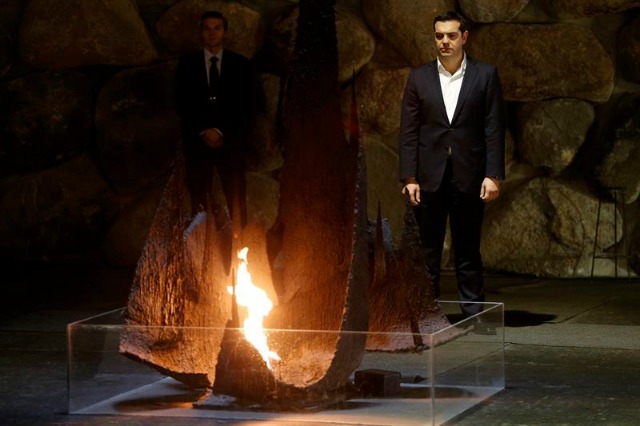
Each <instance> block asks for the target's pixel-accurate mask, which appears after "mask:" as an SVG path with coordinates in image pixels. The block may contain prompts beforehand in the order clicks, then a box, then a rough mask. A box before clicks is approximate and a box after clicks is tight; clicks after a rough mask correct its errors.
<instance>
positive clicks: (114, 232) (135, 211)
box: [101, 186, 163, 266]
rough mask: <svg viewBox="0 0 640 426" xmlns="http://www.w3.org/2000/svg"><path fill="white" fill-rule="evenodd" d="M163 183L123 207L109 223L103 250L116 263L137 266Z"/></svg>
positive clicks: (110, 260)
mask: <svg viewBox="0 0 640 426" xmlns="http://www.w3.org/2000/svg"><path fill="white" fill-rule="evenodd" d="M162 188H163V187H162V186H159V187H157V188H154V189H153V190H151V191H149V192H147V193H145V194H144V195H143V196H142V197H140V198H139V199H136V200H135V201H134V202H133V203H131V204H130V205H129V206H127V207H126V208H124V209H123V211H122V212H121V213H120V214H119V215H118V217H117V219H116V220H115V221H114V223H113V224H112V225H111V226H110V227H109V230H108V231H107V233H106V235H105V237H104V240H103V242H102V247H101V248H102V253H103V254H104V256H105V257H106V259H107V260H108V261H109V263H111V264H113V265H119V266H135V265H136V263H137V262H138V259H139V258H140V254H141V253H142V248H143V247H144V242H145V241H146V239H147V234H148V233H149V227H150V226H151V221H152V220H153V217H154V215H155V213H156V209H157V207H158V204H159V202H160V198H161V196H162V192H163V190H162Z"/></svg>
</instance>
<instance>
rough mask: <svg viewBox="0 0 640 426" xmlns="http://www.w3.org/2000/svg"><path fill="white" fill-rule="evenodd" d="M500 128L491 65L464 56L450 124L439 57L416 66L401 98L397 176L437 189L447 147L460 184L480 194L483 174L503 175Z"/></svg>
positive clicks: (500, 112)
mask: <svg viewBox="0 0 640 426" xmlns="http://www.w3.org/2000/svg"><path fill="white" fill-rule="evenodd" d="M504 127H505V126H504V111H503V100H502V87H501V85H500V79H499V77H498V72H497V70H496V68H495V67H494V66H493V65H489V64H485V63H482V62H478V61H476V60H474V59H472V58H469V57H468V56H467V67H466V69H465V74H464V77H463V80H462V87H461V89H460V96H459V98H458V104H457V106H456V110H455V113H454V116H453V120H452V122H451V124H449V119H448V118H447V111H446V108H445V104H444V100H443V97H442V89H441V87H440V78H439V75H438V65H437V61H436V60H434V61H432V62H430V63H428V64H425V65H422V66H420V67H417V68H414V69H413V70H412V71H411V73H410V74H409V78H408V80H407V86H406V89H405V92H404V97H403V101H402V116H401V129H400V130H401V137H400V180H401V181H403V180H405V179H406V178H410V177H414V178H416V180H417V181H418V183H419V184H420V189H421V190H424V191H428V192H434V191H436V190H437V189H438V187H439V186H440V183H441V182H442V177H443V175H444V171H445V167H446V163H447V150H448V147H451V162H452V167H453V173H454V176H455V179H456V181H457V183H458V185H459V189H460V190H461V191H462V192H466V193H472V192H478V193H480V186H481V185H482V181H483V180H484V178H485V177H487V176H493V177H497V178H500V179H503V178H504V173H505V171H504V132H505V130H504Z"/></svg>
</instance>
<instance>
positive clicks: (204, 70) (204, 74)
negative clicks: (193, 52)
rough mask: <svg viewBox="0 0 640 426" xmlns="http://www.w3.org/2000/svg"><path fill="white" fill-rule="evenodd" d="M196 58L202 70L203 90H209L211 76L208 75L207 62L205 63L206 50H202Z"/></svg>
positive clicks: (201, 81) (201, 85)
mask: <svg viewBox="0 0 640 426" xmlns="http://www.w3.org/2000/svg"><path fill="white" fill-rule="evenodd" d="M194 58H195V59H196V64H197V65H198V69H199V70H200V73H199V75H200V76H199V77H198V80H199V84H200V87H201V90H204V91H205V92H206V91H207V90H209V76H208V75H207V64H206V63H205V59H204V58H205V56H204V50H201V51H200V54H199V55H197V56H195V57H194Z"/></svg>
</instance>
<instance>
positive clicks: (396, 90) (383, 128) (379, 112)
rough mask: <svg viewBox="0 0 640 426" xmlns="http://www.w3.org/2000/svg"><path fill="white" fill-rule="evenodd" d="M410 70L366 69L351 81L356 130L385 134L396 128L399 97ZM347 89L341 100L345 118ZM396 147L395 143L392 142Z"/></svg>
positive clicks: (349, 103)
mask: <svg viewBox="0 0 640 426" xmlns="http://www.w3.org/2000/svg"><path fill="white" fill-rule="evenodd" d="M409 72H410V68H376V67H367V68H365V70H364V71H363V72H362V74H361V75H360V76H358V79H357V80H356V82H355V85H356V101H357V103H358V105H359V106H360V110H359V120H360V127H361V129H362V130H363V131H364V132H365V133H379V134H382V135H388V134H390V133H393V132H397V131H398V129H399V128H400V109H401V105H402V95H403V93H404V88H405V86H406V84H407V77H408V76H409ZM351 98H352V96H351V90H347V91H345V93H344V94H343V97H342V109H343V113H344V114H345V116H346V117H345V119H346V118H347V117H348V116H349V113H350V110H351ZM394 145H396V147H397V145H398V141H396V142H395V144H394Z"/></svg>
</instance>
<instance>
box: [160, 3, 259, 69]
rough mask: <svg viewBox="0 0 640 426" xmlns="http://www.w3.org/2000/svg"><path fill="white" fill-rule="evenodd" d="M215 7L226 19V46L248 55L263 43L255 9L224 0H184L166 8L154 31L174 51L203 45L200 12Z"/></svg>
mask: <svg viewBox="0 0 640 426" xmlns="http://www.w3.org/2000/svg"><path fill="white" fill-rule="evenodd" d="M208 10H218V11H220V12H222V13H223V14H224V16H225V17H226V18H227V20H228V21H229V29H228V31H227V33H226V42H225V47H228V48H229V49H231V50H233V51H235V52H238V53H240V54H242V55H244V56H246V57H248V58H251V57H253V55H254V54H255V53H256V52H257V51H258V49H259V48H260V47H261V46H262V43H263V39H264V23H263V20H262V16H261V15H260V13H258V12H257V11H256V10H254V9H251V8H249V7H247V6H245V5H243V4H240V3H235V2H227V1H223V0H183V1H180V2H178V3H176V4H175V5H174V6H173V7H171V8H169V9H168V10H167V11H166V12H165V13H164V14H163V15H162V16H161V17H160V19H159V20H158V23H157V31H158V34H159V36H160V38H161V39H162V40H163V41H164V43H165V44H166V45H167V46H168V47H169V48H170V49H171V50H173V51H176V52H180V53H184V52H188V51H190V50H196V49H199V48H201V47H202V45H201V41H200V15H202V13H203V12H205V11H208Z"/></svg>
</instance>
